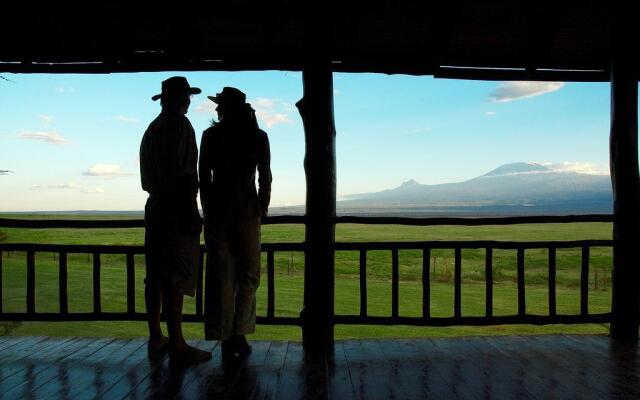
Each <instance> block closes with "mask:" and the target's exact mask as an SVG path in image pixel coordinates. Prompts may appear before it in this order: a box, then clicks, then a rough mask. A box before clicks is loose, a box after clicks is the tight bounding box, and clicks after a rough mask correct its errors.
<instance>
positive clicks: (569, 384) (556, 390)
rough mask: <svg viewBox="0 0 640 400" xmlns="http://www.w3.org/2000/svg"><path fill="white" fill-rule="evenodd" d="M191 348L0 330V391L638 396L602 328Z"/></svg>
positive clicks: (638, 382) (628, 354)
mask: <svg viewBox="0 0 640 400" xmlns="http://www.w3.org/2000/svg"><path fill="white" fill-rule="evenodd" d="M193 344H195V345H197V346H198V347H200V348H203V349H212V348H213V350H214V352H213V354H214V357H213V359H212V360H211V361H210V362H207V363H203V364H200V365H197V366H191V367H187V368H184V367H180V366H176V365H173V363H171V362H170V360H169V359H168V357H166V356H164V357H160V358H159V359H158V360H149V359H148V358H147V352H146V343H145V341H144V340H143V339H133V340H122V339H113V338H97V339H93V338H71V337H69V338H50V337H0V398H1V399H36V398H37V399H93V398H105V399H120V398H132V399H142V398H173V397H175V398H183V399H197V398H215V399H218V398H239V399H244V398H250V399H303V398H335V399H354V398H355V399H403V400H404V399H422V398H432V399H457V398H462V399H516V398H522V399H606V398H629V399H639V398H640V366H639V362H640V352H639V351H638V348H637V346H635V345H623V344H616V343H614V342H611V341H610V340H609V339H608V338H607V337H604V336H578V335H576V336H567V335H550V336H504V337H473V338H457V339H420V340H348V341H339V342H337V343H336V346H335V353H334V355H333V356H332V357H328V358H327V357H324V356H319V355H310V354H307V355H306V356H305V354H304V353H303V351H302V346H301V344H300V343H298V342H278V341H274V342H264V341H262V342H254V343H253V348H254V351H253V354H251V356H250V357H249V358H247V359H246V360H245V361H244V362H240V363H229V364H226V363H224V364H223V363H222V362H221V358H220V351H219V348H217V347H215V343H214V342H205V341H195V342H193ZM214 347H215V348H214ZM331 360H333V361H331Z"/></svg>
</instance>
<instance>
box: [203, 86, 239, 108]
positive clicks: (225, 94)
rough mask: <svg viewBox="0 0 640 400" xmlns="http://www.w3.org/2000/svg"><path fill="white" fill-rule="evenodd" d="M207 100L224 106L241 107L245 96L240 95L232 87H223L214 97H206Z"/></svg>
mask: <svg viewBox="0 0 640 400" xmlns="http://www.w3.org/2000/svg"><path fill="white" fill-rule="evenodd" d="M207 97H208V98H209V100H211V101H213V102H214V103H216V104H224V105H236V106H239V105H243V104H244V103H245V102H246V101H247V96H246V95H245V94H244V93H242V92H241V91H240V90H239V89H236V88H234V87H228V86H226V87H224V88H222V92H220V93H218V94H216V95H215V96H207Z"/></svg>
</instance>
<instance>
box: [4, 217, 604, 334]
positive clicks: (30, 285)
mask: <svg viewBox="0 0 640 400" xmlns="http://www.w3.org/2000/svg"><path fill="white" fill-rule="evenodd" d="M612 220H613V218H612V216H611V215H585V216H557V217H556V216H552V217H549V216H547V217H537V216H536V217H509V218H394V217H338V218H336V223H355V224H398V225H414V226H430V225H463V226H471V225H507V224H523V223H575V222H612ZM304 222H305V218H304V217H302V216H279V217H269V218H266V219H265V220H264V221H263V223H264V224H303V223H304ZM143 226H144V221H141V220H29V219H2V218H0V228H3V227H4V228H30V229H44V228H76V229H84V228H139V227H143ZM612 246H613V241H612V240H580V241H529V242H520V241H517V242H516V241H513V242H510V241H420V242H341V243H336V244H335V250H336V251H356V252H359V255H360V260H359V261H360V262H359V278H360V280H359V281H360V313H359V315H335V316H334V318H333V322H334V323H335V324H370V325H400V324H401V325H421V326H450V325H496V324H557V323H562V324H574V323H602V322H609V321H610V320H611V313H600V314H591V313H589V307H588V304H589V303H588V299H589V292H588V277H589V258H590V250H591V248H592V247H612ZM568 248H579V249H581V272H580V312H579V314H575V315H561V314H558V312H557V306H556V303H557V302H556V283H555V282H556V250H557V249H568ZM434 249H452V250H453V251H454V254H455V256H454V282H453V285H454V299H453V300H454V301H453V316H452V317H434V316H432V315H431V311H430V310H431V282H430V277H429V269H430V260H431V256H430V254H431V250H434ZM463 249H484V250H485V286H486V291H485V315H484V316H463V315H462V295H461V293H462V250H463ZM494 249H501V250H502V249H507V250H515V251H516V253H517V269H516V271H517V293H518V295H517V314H515V315H506V316H495V315H494V314H493V311H494V307H493V285H494V283H493V250H494ZM528 249H548V268H549V270H548V271H549V272H548V287H549V298H548V309H549V313H548V315H534V314H530V313H527V305H526V296H525V293H526V287H525V252H526V251H527V250H528ZM400 250H418V251H421V252H422V315H421V316H419V317H407V316H401V315H400V313H399V265H400V264H399V251H400ZM262 251H263V252H265V253H266V256H267V257H266V259H267V311H266V316H258V318H257V322H258V323H260V324H271V325H301V324H302V321H301V319H300V317H285V316H277V315H276V312H275V265H274V254H275V253H276V252H302V253H303V252H304V251H305V244H304V243H263V244H262ZM370 251H389V252H391V260H392V261H391V271H392V274H391V275H392V279H391V288H392V290H391V315H390V316H372V315H369V313H368V309H367V300H368V294H367V253H368V252H370ZM5 252H25V253H26V269H27V287H26V312H4V309H3V304H2V298H3V297H2V287H3V285H2V275H3V274H2V272H3V271H2V265H3V264H2V254H3V253H5ZM41 252H48V253H56V254H57V255H58V269H59V282H58V287H59V312H57V313H41V312H37V310H36V307H35V304H36V301H35V299H36V284H35V275H36V274H35V272H36V254H37V253H41ZM74 253H82V254H90V255H92V257H93V279H92V288H93V311H92V312H87V313H75V312H69V299H68V283H67V281H68V270H67V256H68V254H74ZM103 254H120V255H125V256H126V270H127V274H126V277H127V278H126V279H127V290H126V298H127V309H126V312H104V311H103V310H102V304H101V280H100V277H101V255H103ZM141 254H144V247H143V246H133V245H60V244H34V243H0V320H8V321H11V320H19V321H116V320H122V321H141V320H145V319H146V315H145V313H144V312H143V311H144V310H136V304H135V293H136V287H135V269H136V264H135V255H141ZM200 254H201V256H200V264H199V265H200V271H199V279H198V285H197V291H196V297H195V313H193V314H185V315H184V318H183V319H184V321H186V322H199V321H202V320H203V263H204V256H205V249H204V246H201V252H200Z"/></svg>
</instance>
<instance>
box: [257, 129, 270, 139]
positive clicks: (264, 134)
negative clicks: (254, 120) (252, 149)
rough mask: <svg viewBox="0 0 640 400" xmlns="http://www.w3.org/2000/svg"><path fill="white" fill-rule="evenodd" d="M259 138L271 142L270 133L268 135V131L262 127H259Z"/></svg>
mask: <svg viewBox="0 0 640 400" xmlns="http://www.w3.org/2000/svg"><path fill="white" fill-rule="evenodd" d="M258 138H260V140H264V141H266V142H269V135H267V132H265V131H263V130H262V129H258Z"/></svg>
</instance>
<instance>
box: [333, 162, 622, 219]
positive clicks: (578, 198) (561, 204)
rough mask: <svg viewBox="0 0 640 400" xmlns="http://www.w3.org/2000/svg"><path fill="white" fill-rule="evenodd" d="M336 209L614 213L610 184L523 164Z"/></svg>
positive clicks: (408, 186) (359, 199) (409, 185)
mask: <svg viewBox="0 0 640 400" xmlns="http://www.w3.org/2000/svg"><path fill="white" fill-rule="evenodd" d="M338 209H339V211H340V212H341V213H352V212H353V210H358V209H360V210H366V209H370V210H382V209H386V210H400V209H403V210H423V212H424V213H426V214H433V213H436V214H447V213H449V212H451V213H458V214H460V213H462V214H464V213H471V214H571V213H610V212H611V211H612V196H611V180H610V178H609V176H604V175H589V174H580V173H575V172H565V171H562V172H561V171H556V170H553V169H551V168H548V167H546V166H544V165H541V164H536V163H524V162H520V163H512V164H505V165H502V166H499V167H498V168H496V169H494V170H492V171H490V172H488V173H486V174H484V175H481V176H478V177H476V178H473V179H469V180H467V181H464V182H456V183H444V184H439V185H423V184H420V183H418V182H416V181H415V180H413V179H412V180H408V181H406V182H403V183H402V184H401V185H400V186H398V187H396V188H394V189H389V190H384V191H381V192H375V193H362V194H355V195H349V196H345V197H344V199H343V200H342V201H339V202H338Z"/></svg>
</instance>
